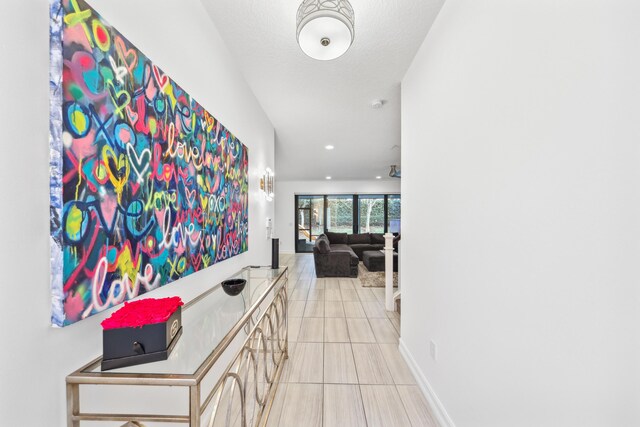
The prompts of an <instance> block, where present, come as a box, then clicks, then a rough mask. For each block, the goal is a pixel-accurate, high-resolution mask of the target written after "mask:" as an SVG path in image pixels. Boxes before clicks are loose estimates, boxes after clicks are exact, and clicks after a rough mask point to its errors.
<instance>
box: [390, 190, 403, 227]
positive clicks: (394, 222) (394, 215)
mask: <svg viewBox="0 0 640 427" xmlns="http://www.w3.org/2000/svg"><path fill="white" fill-rule="evenodd" d="M387 230H388V231H389V233H400V196H398V195H397V194H392V195H389V196H388V200H387Z"/></svg>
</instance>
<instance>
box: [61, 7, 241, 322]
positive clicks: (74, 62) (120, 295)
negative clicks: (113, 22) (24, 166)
mask: <svg viewBox="0 0 640 427" xmlns="http://www.w3.org/2000/svg"><path fill="white" fill-rule="evenodd" d="M50 13H51V34H50V35H51V51H50V55H51V58H50V60H51V61H50V62H51V70H50V89H51V103H50V104H51V111H50V141H49V142H50V153H51V156H50V157H51V161H50V169H51V170H50V172H51V185H50V188H51V289H52V306H53V309H52V316H51V320H52V324H53V325H55V326H65V325H69V324H72V323H74V322H77V321H79V320H81V319H84V318H86V317H88V316H91V315H93V314H96V313H99V312H101V311H104V310H106V309H108V308H110V307H113V306H114V305H117V304H120V303H122V302H124V301H126V300H129V299H131V298H134V297H136V296H138V295H140V294H143V293H146V292H149V291H151V290H153V289H156V288H158V287H160V286H163V285H165V284H167V283H169V282H172V281H174V280H177V279H179V278H181V277H185V276H187V275H189V274H191V273H194V272H196V271H198V270H201V269H203V268H206V267H209V266H211V265H213V264H215V263H216V262H219V261H222V260H225V259H228V258H230V257H232V256H234V255H237V254H239V253H242V252H244V251H246V250H247V240H248V179H247V173H248V152H247V147H245V146H244V145H243V144H242V143H240V141H238V139H236V138H235V137H234V136H233V134H231V132H229V131H228V130H227V129H226V128H225V127H224V126H222V125H221V124H220V122H218V121H217V120H216V119H215V118H214V117H213V116H212V115H211V114H210V113H208V112H207V111H206V110H205V109H204V108H203V107H202V106H201V105H200V104H198V103H197V102H196V101H195V100H194V99H193V98H192V97H191V96H190V95H189V94H187V93H186V92H185V91H184V90H183V89H182V88H181V87H180V86H178V85H177V84H176V83H175V82H174V81H173V80H171V78H169V77H168V76H167V75H166V74H165V73H164V72H163V71H162V70H161V69H160V68H158V67H157V66H156V65H154V64H153V63H152V62H151V61H150V60H149V59H148V58H147V57H146V56H145V55H144V54H143V53H142V52H140V50H138V49H137V48H136V47H135V46H133V45H132V44H131V43H130V42H129V41H128V40H127V39H126V38H124V37H123V36H122V35H121V34H120V33H119V32H118V31H117V30H115V29H114V28H113V27H111V26H110V25H109V24H108V23H107V22H105V20H104V19H103V18H102V17H101V16H100V15H99V14H98V13H96V11H95V10H93V9H92V8H91V7H90V6H89V5H88V4H87V3H85V2H84V1H83V0H51V2H50ZM194 66H197V65H196V61H195V60H194ZM202 72H206V70H202Z"/></svg>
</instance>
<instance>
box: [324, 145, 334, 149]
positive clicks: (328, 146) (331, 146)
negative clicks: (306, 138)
mask: <svg viewBox="0 0 640 427" xmlns="http://www.w3.org/2000/svg"><path fill="white" fill-rule="evenodd" d="M334 148H335V147H334V146H333V145H325V146H324V149H325V150H333V149H334Z"/></svg>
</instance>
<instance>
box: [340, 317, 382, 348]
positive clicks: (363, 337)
mask: <svg viewBox="0 0 640 427" xmlns="http://www.w3.org/2000/svg"><path fill="white" fill-rule="evenodd" d="M347 328H348V330H349V339H350V340H351V342H353V343H356V342H358V343H374V342H376V337H375V335H374V334H373V331H372V330H371V326H369V320H368V319H347Z"/></svg>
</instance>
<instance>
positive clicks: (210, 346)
mask: <svg viewBox="0 0 640 427" xmlns="http://www.w3.org/2000/svg"><path fill="white" fill-rule="evenodd" d="M285 270H286V267H281V268H279V269H271V268H264V267H260V268H251V267H246V268H243V269H242V270H241V271H239V272H238V273H237V274H235V275H233V276H231V277H229V278H228V279H237V278H242V279H245V280H246V281H247V284H246V286H245V288H244V290H243V291H242V292H241V293H240V294H239V295H237V296H229V295H227V294H226V293H225V292H224V290H223V289H222V286H221V284H219V283H218V284H217V285H215V286H214V287H213V288H212V289H210V290H208V291H207V292H205V293H203V294H202V295H200V296H199V297H198V298H196V299H195V300H194V302H192V303H189V304H187V306H186V308H185V307H183V308H182V336H181V337H180V338H179V339H178V342H177V344H176V346H175V348H174V349H173V351H172V352H171V354H170V355H169V358H168V359H167V360H162V361H159V362H153V363H146V364H142V365H135V366H128V367H126V368H119V369H111V370H108V371H104V372H102V371H101V370H100V365H99V364H98V366H96V367H95V368H93V369H92V370H89V371H87V372H96V373H99V372H102V373H104V374H109V373H115V374H118V373H128V374H185V375H191V374H194V373H195V372H196V370H197V369H198V368H199V367H200V365H201V364H202V363H203V362H204V360H205V359H206V358H207V357H208V356H209V355H210V354H211V353H212V352H213V350H214V349H215V348H216V347H217V346H218V345H219V344H220V342H221V341H222V339H223V338H224V337H225V336H226V335H227V333H228V332H229V331H230V330H231V329H232V328H233V327H234V326H235V325H236V323H237V322H238V321H239V320H240V319H241V318H242V316H243V315H244V314H245V313H246V312H247V311H248V310H249V309H250V308H251V307H252V306H253V304H254V303H255V302H256V301H258V300H259V299H260V297H261V296H262V295H263V294H264V293H265V291H266V290H267V289H268V288H269V286H270V285H271V284H272V283H273V281H275V280H276V279H278V277H279V276H280V275H281V274H282V273H284V271H285ZM284 283H285V282H284V280H282V281H281V284H278V285H277V286H276V287H274V290H272V291H271V292H272V293H274V291H277V290H278V289H279V288H280V286H284ZM267 300H268V297H267ZM240 334H245V332H244V330H243V331H241V332H240ZM245 335H246V334H245Z"/></svg>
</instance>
